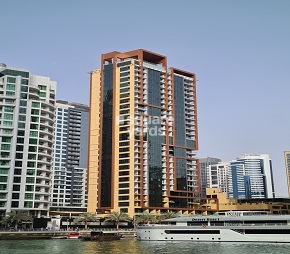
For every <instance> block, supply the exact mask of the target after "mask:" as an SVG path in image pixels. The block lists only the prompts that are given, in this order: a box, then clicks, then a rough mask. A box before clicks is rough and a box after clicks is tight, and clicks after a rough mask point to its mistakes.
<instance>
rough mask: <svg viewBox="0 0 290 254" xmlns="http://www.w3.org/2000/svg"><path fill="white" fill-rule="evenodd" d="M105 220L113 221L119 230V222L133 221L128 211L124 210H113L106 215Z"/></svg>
mask: <svg viewBox="0 0 290 254" xmlns="http://www.w3.org/2000/svg"><path fill="white" fill-rule="evenodd" d="M105 221H112V222H114V223H115V224H116V227H117V230H118V229H119V224H120V222H122V221H127V222H129V221H132V219H131V218H130V217H129V215H128V214H127V213H123V212H120V213H119V212H111V213H110V214H109V215H107V216H106V217H105Z"/></svg>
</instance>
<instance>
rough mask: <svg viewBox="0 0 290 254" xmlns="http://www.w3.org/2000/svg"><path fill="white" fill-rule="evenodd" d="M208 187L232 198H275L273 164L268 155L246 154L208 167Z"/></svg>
mask: <svg viewBox="0 0 290 254" xmlns="http://www.w3.org/2000/svg"><path fill="white" fill-rule="evenodd" d="M208 187H218V188H220V189H221V190H222V191H224V192H227V194H228V197H230V198H273V197H275V192H274V182H273V174H272V162H271V160H270V158H269V155H268V154H246V155H244V156H242V157H239V158H237V159H236V160H234V161H231V162H219V163H218V164H216V165H210V166H209V167H208Z"/></svg>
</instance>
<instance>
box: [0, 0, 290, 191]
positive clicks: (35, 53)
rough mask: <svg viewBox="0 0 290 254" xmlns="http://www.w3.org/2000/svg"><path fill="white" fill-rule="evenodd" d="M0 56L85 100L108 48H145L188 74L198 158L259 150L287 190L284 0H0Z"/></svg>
mask: <svg viewBox="0 0 290 254" xmlns="http://www.w3.org/2000/svg"><path fill="white" fill-rule="evenodd" d="M0 10H1V12H0V13H1V14H0V17H1V19H0V28H1V33H0V34H1V36H0V62H4V63H6V64H7V65H8V66H14V67H22V68H26V69H29V70H30V71H31V72H32V73H33V74H35V75H42V76H49V77H51V79H53V80H55V81H57V82H58V89H57V99H62V100H68V101H75V102H80V103H85V104H88V103H89V74H88V73H89V72H90V71H91V70H93V69H95V68H99V67H100V55H101V54H102V53H107V52H110V51H114V50H117V51H128V50H133V49H138V48H143V49H147V50H150V51H153V52H156V53H159V54H162V55H166V56H167V57H168V63H169V66H174V67H176V68H180V69H184V70H188V71H191V72H194V73H196V74H197V78H198V80H199V81H198V85H197V96H198V97H197V99H198V120H199V146H200V149H199V152H198V157H207V156H209V157H218V158H221V159H222V160H232V159H235V158H236V157H238V156H241V155H243V154H245V153H268V154H269V155H270V157H271V158H272V161H273V171H274V178H275V188H276V192H277V194H278V195H279V196H281V195H283V196H285V195H286V193H287V192H286V174H285V165H284V158H283V151H284V150H287V149H290V100H289V98H290V84H289V83H290V1H289V0H272V1H270V0H240V1H237V0H220V1H219V0H144V1H138V0H131V1H130V0H122V1H119V0H115V1H114V0H80V1H78V0H62V1H59V0H46V1H45V0H43V1H39V0H26V1H22V0H18V1H17V0H9V1H5V0H0Z"/></svg>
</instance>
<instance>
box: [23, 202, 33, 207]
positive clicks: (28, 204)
mask: <svg viewBox="0 0 290 254" xmlns="http://www.w3.org/2000/svg"><path fill="white" fill-rule="evenodd" d="M32 204H33V203H32V202H27V201H24V208H32Z"/></svg>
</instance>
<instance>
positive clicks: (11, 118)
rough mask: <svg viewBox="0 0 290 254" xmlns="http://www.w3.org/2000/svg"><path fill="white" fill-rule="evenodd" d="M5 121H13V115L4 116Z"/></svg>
mask: <svg viewBox="0 0 290 254" xmlns="http://www.w3.org/2000/svg"><path fill="white" fill-rule="evenodd" d="M4 119H5V120H13V114H4Z"/></svg>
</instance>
